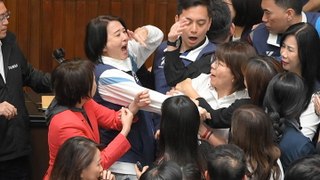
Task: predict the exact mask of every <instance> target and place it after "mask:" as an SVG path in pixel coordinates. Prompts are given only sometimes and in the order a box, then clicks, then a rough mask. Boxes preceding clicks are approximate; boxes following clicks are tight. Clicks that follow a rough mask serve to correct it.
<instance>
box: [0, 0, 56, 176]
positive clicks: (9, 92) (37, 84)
mask: <svg viewBox="0 0 320 180" xmlns="http://www.w3.org/2000/svg"><path fill="white" fill-rule="evenodd" d="M9 17H10V12H9V11H8V10H7V9H6V7H5V5H4V2H3V1H2V0H0V40H1V41H0V42H1V43H0V45H1V46H0V47H1V51H0V179H1V180H2V179H19V180H20V179H30V159H29V155H30V152H31V145H30V130H29V116H28V112H27V109H26V107H25V103H24V93H23V86H29V87H31V88H32V89H33V90H35V91H36V92H50V91H51V83H50V75H49V74H44V73H42V72H40V71H38V70H36V69H34V68H33V67H32V65H30V64H29V63H28V62H27V60H26V59H25V57H24V55H23V54H22V52H21V50H20V48H19V47H18V44H17V42H16V38H15V36H14V34H12V33H10V32H8V31H7V26H8V24H9V21H8V18H9Z"/></svg>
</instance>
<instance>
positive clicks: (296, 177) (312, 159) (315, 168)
mask: <svg viewBox="0 0 320 180" xmlns="http://www.w3.org/2000/svg"><path fill="white" fill-rule="evenodd" d="M319 167H320V155H318V154H317V155H312V156H307V157H304V158H301V159H299V160H297V161H295V162H294V163H292V164H291V165H290V167H289V168H288V169H287V171H286V174H285V177H284V179H285V180H301V179H308V180H316V179H319V178H320V168H319Z"/></svg>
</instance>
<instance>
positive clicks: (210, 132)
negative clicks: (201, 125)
mask: <svg viewBox="0 0 320 180" xmlns="http://www.w3.org/2000/svg"><path fill="white" fill-rule="evenodd" d="M212 134H213V132H212V131H210V133H209V134H208V136H207V137H206V139H207V140H208V139H209V138H210V136H211V135H212Z"/></svg>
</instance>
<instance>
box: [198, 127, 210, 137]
mask: <svg viewBox="0 0 320 180" xmlns="http://www.w3.org/2000/svg"><path fill="white" fill-rule="evenodd" d="M210 132H211V131H210V130H209V129H207V130H206V132H205V133H204V134H203V135H200V137H201V138H202V139H206V137H207V136H208V134H209V133H210Z"/></svg>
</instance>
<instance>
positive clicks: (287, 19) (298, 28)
mask: <svg viewBox="0 0 320 180" xmlns="http://www.w3.org/2000/svg"><path fill="white" fill-rule="evenodd" d="M253 9H254V10H253ZM319 9H320V7H319V5H318V4H316V1H313V0H309V1H303V0H178V7H177V14H176V16H175V17H174V18H175V23H174V24H173V25H172V26H171V28H170V31H169V33H168V35H167V39H166V40H164V39H163V38H164V34H163V32H162V31H161V29H159V28H157V27H155V26H153V25H145V26H142V27H139V28H137V29H135V30H133V31H131V30H129V29H128V28H127V26H126V24H125V21H124V20H123V19H121V17H117V16H113V15H100V16H98V17H95V18H93V19H91V20H90V21H89V22H88V24H87V26H86V29H85V30H86V32H85V41H84V47H85V48H84V51H85V53H86V57H84V58H81V59H73V60H66V61H64V62H62V63H61V64H59V65H58V66H57V67H56V68H55V69H54V70H53V71H52V72H51V73H43V72H41V71H39V70H37V69H35V68H33V67H32V65H31V64H28V62H27V60H26V59H25V57H24V56H23V54H22V52H21V50H20V49H19V46H18V45H17V42H16V39H15V36H14V35H13V34H12V33H11V32H8V31H7V26H8V24H9V17H10V12H9V11H8V10H7V9H6V6H5V4H4V2H3V1H2V0H0V30H1V31H0V40H1V42H0V44H1V51H0V52H1V53H0V74H1V78H0V98H1V99H0V179H17V180H20V179H30V178H31V175H30V161H31V160H30V159H29V154H30V152H31V146H30V139H29V137H30V136H29V133H30V132H29V127H28V115H27V110H26V107H25V105H24V97H23V87H24V86H29V87H31V88H32V89H33V90H35V91H36V92H53V94H54V95H55V98H54V100H53V101H52V102H51V104H50V106H49V107H48V109H47V110H46V112H45V115H46V118H47V122H48V126H49V127H48V147H49V157H50V160H49V162H48V170H47V172H46V174H44V179H46V180H60V179H65V180H78V179H85V180H98V179H108V180H137V179H141V180H158V179H166V180H170V179H174V180H198V179H199V180H204V179H206V180H213V179H214V180H217V179H218V180H220V179H221V180H242V179H252V180H255V179H257V180H283V179H285V180H295V179H304V178H305V179H311V180H313V179H314V180H315V179H320V168H319V167H320V155H319V154H320V136H319V129H320V125H319V124H320V117H319V115H320V93H319V92H320V73H319V72H320V51H319V47H320V38H319V34H320V13H318V12H307V11H311V10H313V11H316V10H319ZM153 53H155V56H154V61H153V65H152V70H151V71H150V72H149V71H148V72H146V73H147V74H148V75H147V76H145V75H143V74H140V73H138V71H139V69H143V68H145V62H146V60H147V59H148V58H149V57H150V55H151V54H153ZM150 77H151V78H150Z"/></svg>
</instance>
